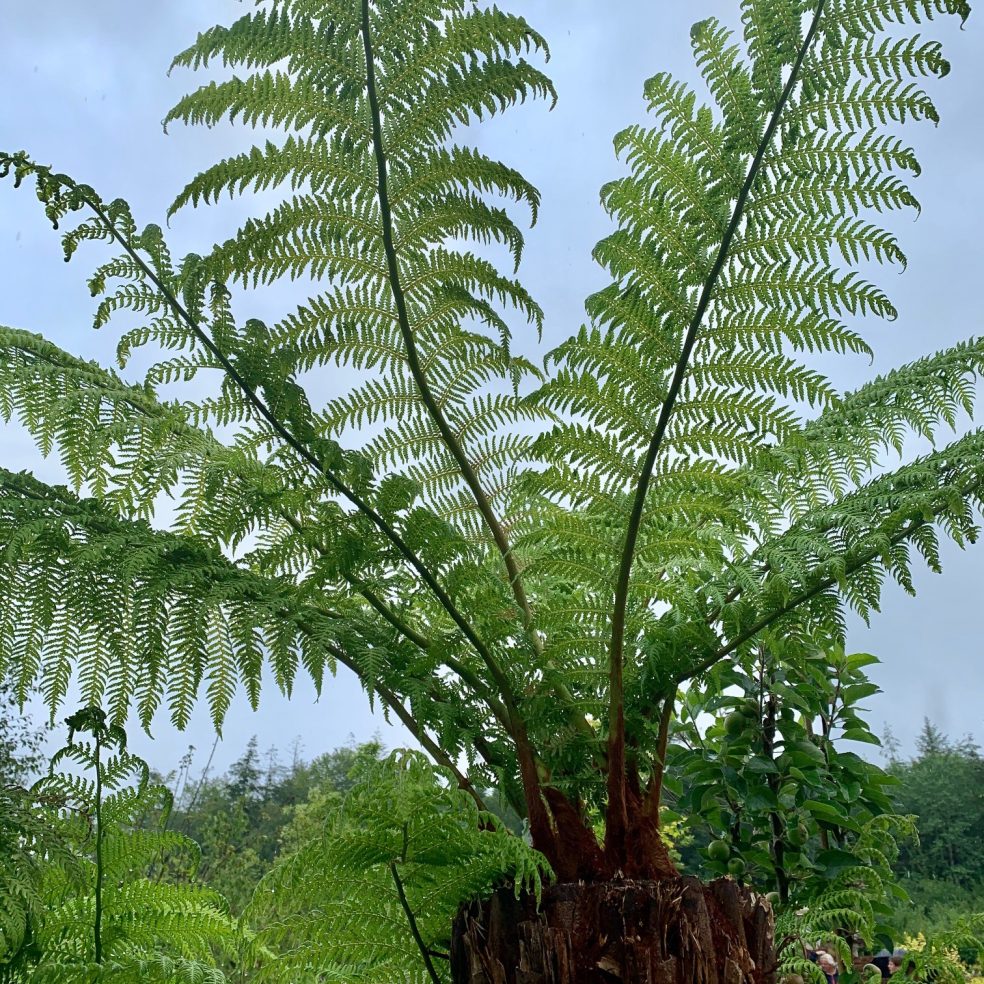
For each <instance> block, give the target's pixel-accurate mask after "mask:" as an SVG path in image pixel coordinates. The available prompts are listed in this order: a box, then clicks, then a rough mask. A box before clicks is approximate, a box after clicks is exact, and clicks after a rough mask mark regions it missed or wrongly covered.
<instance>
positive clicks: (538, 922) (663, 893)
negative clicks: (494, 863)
mask: <svg viewBox="0 0 984 984" xmlns="http://www.w3.org/2000/svg"><path fill="white" fill-rule="evenodd" d="M451 970H452V975H453V979H454V981H455V984H613V982H623V984H774V981H775V959H774V941H773V921H772V910H771V907H770V906H769V904H768V902H766V901H765V899H763V898H761V897H760V896H757V895H754V894H753V893H751V892H750V891H749V890H748V889H746V888H743V887H741V886H739V885H738V884H737V883H736V882H734V881H731V880H730V879H719V880H717V881H714V882H711V883H710V884H708V885H705V884H703V883H702V882H700V881H698V880H697V879H696V878H689V877H688V878H679V877H675V878H666V879H660V880H659V881H629V880H624V881H607V882H594V883H584V882H568V883H561V884H558V885H554V886H552V887H550V888H548V889H546V890H545V891H544V893H543V900H542V903H541V905H540V907H539V910H538V909H537V906H536V900H535V899H533V898H531V897H529V896H521V897H520V898H519V899H518V900H517V899H516V898H514V896H513V893H512V891H511V890H510V889H507V888H506V889H500V890H499V891H498V892H497V893H496V894H495V895H494V896H493V897H492V898H491V899H487V900H485V901H482V902H476V903H473V904H471V905H469V906H467V907H466V908H464V909H462V911H461V912H460V913H459V914H458V917H457V919H456V920H455V924H454V934H453V941H452V947H451Z"/></svg>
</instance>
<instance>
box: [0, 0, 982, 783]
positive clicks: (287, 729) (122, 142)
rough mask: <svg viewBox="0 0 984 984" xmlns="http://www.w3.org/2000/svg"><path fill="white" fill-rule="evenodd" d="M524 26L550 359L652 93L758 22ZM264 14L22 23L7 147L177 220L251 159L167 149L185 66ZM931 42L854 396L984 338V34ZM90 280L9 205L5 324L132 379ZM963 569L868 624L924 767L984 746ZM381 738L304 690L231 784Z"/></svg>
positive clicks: (161, 733) (526, 162)
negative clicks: (895, 313)
mask: <svg viewBox="0 0 984 984" xmlns="http://www.w3.org/2000/svg"><path fill="white" fill-rule="evenodd" d="M506 5H507V6H510V7H513V8H514V9H521V10H522V12H524V13H525V14H526V16H527V17H528V18H529V19H530V20H531V22H532V23H533V24H534V25H535V26H536V27H538V28H539V29H540V30H541V31H542V32H543V33H544V34H545V35H546V36H547V38H548V40H549V41H550V43H551V46H552V48H553V56H554V57H553V60H552V62H551V63H550V66H549V68H548V71H549V73H550V74H551V76H552V77H553V78H554V80H555V81H556V83H557V88H558V90H559V92H560V102H559V104H558V106H557V108H556V109H555V110H554V111H553V113H547V112H546V109H545V107H543V106H542V105H535V106H526V107H523V108H521V109H520V110H518V111H515V112H512V113H510V114H508V115H506V116H505V117H503V118H502V119H501V120H499V121H496V122H494V123H493V124H491V125H489V126H487V127H485V128H484V129H483V131H482V134H481V140H482V143H483V146H485V147H486V148H487V149H490V150H492V149H494V152H495V153H496V154H497V155H500V156H502V157H503V158H504V159H506V160H508V161H509V162H510V163H513V164H516V165H518V166H519V167H520V168H521V169H522V170H523V171H524V172H525V173H526V174H527V176H528V177H529V178H531V179H532V180H533V181H534V183H535V184H537V185H538V187H539V188H540V189H541V191H542V192H543V195H544V202H543V210H542V215H541V221H540V223H539V225H538V226H537V228H536V229H535V230H533V232H532V233H531V235H530V236H529V246H528V251H527V255H526V259H525V261H524V266H523V269H522V271H521V276H522V277H523V279H524V282H525V283H526V284H527V285H528V286H529V287H530V288H531V289H532V291H533V293H534V295H535V296H536V297H537V298H538V300H540V302H541V303H542V304H543V306H544V308H545V310H546V313H547V325H546V330H545V339H544V347H549V346H551V345H553V344H555V343H556V342H557V341H559V340H560V339H561V338H562V337H563V336H565V335H567V334H569V333H570V332H571V331H573V330H574V329H576V328H577V326H578V325H579V324H580V323H581V321H582V320H583V313H582V312H583V307H582V304H583V299H584V297H585V295H586V294H587V293H588V292H590V290H592V289H593V288H594V287H596V286H599V285H601V284H602V283H603V275H602V273H601V271H600V269H599V268H597V267H596V266H595V265H594V264H593V262H592V261H591V259H590V250H591V248H592V246H593V245H594V243H595V242H596V241H597V240H598V239H599V238H601V237H602V236H603V235H605V234H606V232H607V231H608V230H609V225H608V221H607V219H606V217H605V216H604V214H603V212H602V210H601V208H600V206H599V205H598V189H599V187H600V185H601V184H602V183H603V182H604V181H606V180H608V179H610V178H611V177H612V176H614V175H615V174H617V173H618V165H617V164H616V162H615V160H614V156H613V151H612V145H611V138H612V135H613V134H614V133H615V131H616V130H617V129H618V128H620V127H621V126H623V125H625V124H626V123H627V122H630V121H632V120H633V119H636V118H638V117H639V116H640V113H641V109H642V100H641V87H642V83H643V80H644V79H645V78H647V77H648V76H649V75H651V74H653V73H654V72H656V71H659V70H664V69H668V70H670V71H672V72H673V73H674V74H676V75H677V76H679V77H683V78H687V79H693V78H694V71H693V68H692V63H691V59H690V48H689V26H690V23H691V22H692V21H693V20H695V19H698V18H701V17H704V16H708V15H716V16H719V17H721V18H722V19H724V20H726V21H728V22H734V20H735V10H736V3H735V2H733V0H728V2H722V0H688V2H681V0H664V2H662V3H653V2H639V0H622V2H605V3H601V2H598V0H594V2H588V0H567V2H564V3H562V4H561V3H557V2H556V0H527V2H525V3H521V2H518V3H515V4H506ZM244 9H245V5H243V4H240V3H237V2H234V0H165V2H156V3H151V2H146V3H136V4H135V3H133V2H132V0H86V2H85V3H79V2H78V0H35V2H34V3H31V4H10V3H2V2H0V91H2V92H3V94H4V95H3V99H2V101H0V147H2V148H4V149H19V148H24V149H27V150H28V151H29V152H30V153H31V154H32V155H33V156H34V157H35V158H37V159H39V160H41V161H44V162H50V163H52V164H54V165H55V166H56V167H57V169H59V170H63V171H67V172H69V173H71V174H73V175H74V176H75V177H77V178H78V179H80V180H84V181H87V182H89V183H91V184H93V185H95V186H96V187H97V188H98V189H99V190H100V192H101V194H102V195H103V196H104V197H107V198H112V197H115V196H123V197H125V198H127V199H128V200H129V201H130V203H131V205H132V206H133V208H134V211H135V213H136V214H137V217H138V221H162V219H163V215H164V211H165V209H166V206H167V204H168V203H169V201H170V200H171V198H172V197H173V195H174V193H175V192H176V191H177V190H178V189H179V188H180V187H181V185H182V183H183V182H184V180H186V179H187V178H188V177H190V176H191V175H192V174H193V173H194V172H195V170H196V169H199V168H201V167H202V166H204V165H206V164H207V163H210V162H211V161H212V160H213V159H215V158H216V157H217V156H218V155H219V154H220V153H221V152H223V151H224V150H228V149H230V148H232V147H237V148H238V147H240V146H242V145H243V142H244V139H245V137H244V135H243V134H242V133H240V134H237V135H235V136H233V135H230V134H229V133H228V132H220V133H216V134H211V135H209V134H205V133H203V132H200V131H185V130H183V129H181V128H177V129H175V131H174V132H173V133H172V134H171V135H169V136H166V137H165V136H164V135H163V134H162V132H161V127H160V123H159V121H160V120H161V119H162V118H163V116H164V114H165V113H166V112H167V110H168V108H169V107H170V106H171V104H172V103H173V102H174V101H176V100H177V99H178V98H179V97H180V95H181V94H182V93H183V92H184V91H185V89H186V87H190V86H191V84H192V82H191V78H192V77H191V76H189V75H187V74H185V73H175V75H174V76H173V77H171V78H170V79H169V78H167V77H166V74H165V72H166V68H167V65H168V63H169V61H170V58H171V56H172V55H173V54H174V52H176V51H177V50H179V49H180V48H182V47H184V46H185V45H186V44H187V43H188V42H189V41H190V40H192V39H193V37H194V35H195V32H196V31H198V30H200V29H203V28H205V27H207V26H209V25H210V24H212V23H214V22H216V21H220V20H221V21H225V22H228V21H229V20H230V19H231V18H232V17H235V16H238V15H239V14H240V13H242V11H243V10H244ZM924 33H926V34H928V35H931V36H936V37H941V38H942V39H943V40H944V41H945V42H946V44H947V53H948V55H949V57H950V58H951V60H952V62H953V66H954V68H953V72H952V73H951V75H950V77H949V78H947V79H945V80H944V81H943V82H942V83H941V84H938V85H934V86H933V93H934V95H935V97H936V99H937V103H938V105H939V107H940V110H941V112H942V115H943V123H942V125H941V126H940V127H939V128H938V129H934V128H933V127H932V126H928V125H923V126H921V127H916V128H913V129H910V130H909V131H908V138H909V139H910V141H911V142H913V143H914V144H915V146H916V147H917V150H918V151H919V155H920V158H921V160H922V163H923V165H924V171H925V173H924V175H923V176H922V177H921V178H919V179H918V181H917V182H916V193H917V195H918V197H919V198H920V199H921V201H922V204H923V214H922V216H921V218H920V219H919V220H918V222H916V221H914V220H913V218H912V217H911V216H906V217H904V218H902V219H901V220H898V221H897V222H896V224H895V228H896V229H897V230H898V231H899V233H900V235H901V236H902V240H903V247H904V248H905V249H906V251H907V252H908V254H909V259H910V265H909V269H908V271H907V272H906V274H905V275H904V276H902V277H898V276H897V275H896V274H895V273H894V272H892V271H882V272H881V273H880V274H879V275H878V276H879V278H880V279H879V282H880V283H881V284H883V285H884V286H885V287H887V288H888V290H889V292H890V293H891V295H892V297H893V299H894V300H895V301H896V303H897V305H898V306H899V308H900V310H901V316H900V318H899V319H898V321H896V322H895V323H894V324H884V323H877V324H875V323H872V324H870V325H869V326H868V327H867V329H866V331H867V337H868V338H869V340H870V341H871V342H872V344H873V345H874V347H875V349H876V362H875V365H874V366H868V365H867V363H866V362H865V361H864V360H861V359H838V360H837V361H835V362H826V363H825V368H827V369H828V371H829V372H830V373H831V375H832V377H833V378H834V380H835V382H836V384H837V385H838V386H841V387H843V388H850V387H852V386H854V385H857V384H858V383H860V382H861V381H863V380H864V379H866V378H868V377H869V376H870V375H872V374H874V373H876V372H881V371H884V370H886V369H888V368H891V367H892V366H894V365H898V364H900V363H903V362H905V361H908V360H909V359H912V358H915V357H917V356H919V355H921V354H923V353H925V352H928V351H932V350H935V349H937V348H940V347H943V346H946V345H948V344H951V343H952V342H954V341H956V340H957V339H959V338H963V337H966V336H969V335H972V334H979V333H980V332H981V331H982V329H984V323H982V322H984V319H982V318H981V315H980V300H979V298H980V280H981V268H982V259H984V253H982V250H981V247H980V228H981V224H982V221H984V180H982V177H984V175H982V166H981V156H982V151H984V128H982V126H981V123H980V115H979V114H980V93H982V92H984V34H982V32H981V25H980V24H978V23H976V22H975V21H974V20H973V19H972V20H971V21H970V22H969V24H968V26H967V28H966V30H964V31H962V32H961V31H959V30H957V26H956V24H952V23H947V24H944V25H929V27H928V28H927V29H926V30H925V31H924ZM241 214H242V212H241V210H240V209H239V208H238V207H237V206H235V205H233V206H230V205H224V206H221V207H220V208H218V209H216V210H212V211H208V210H206V211H199V212H196V213H188V214H185V215H182V216H179V217H178V218H177V219H176V220H175V221H174V222H173V223H172V229H171V232H170V239H171V244H172V248H173V249H174V251H175V252H176V253H182V252H186V251H188V250H192V249H195V250H196V251H200V252H201V251H204V250H206V249H207V248H208V246H209V245H210V244H211V243H212V242H213V241H214V240H215V239H217V238H219V237H223V236H225V235H226V234H227V233H228V231H229V230H230V229H231V227H232V226H231V224H232V223H233V222H234V221H235V220H236V218H237V217H238V216H240V215H241ZM88 269H89V266H88V264H87V260H86V258H85V257H84V256H83V257H80V259H79V260H78V261H76V262H74V263H73V264H71V265H69V266H66V265H65V264H64V263H63V262H62V261H61V252H60V247H59V244H58V240H57V237H56V236H55V235H53V234H52V233H51V231H50V229H49V228H48V227H47V226H46V224H45V222H44V221H43V218H42V217H41V215H40V213H39V209H38V206H37V204H36V202H35V201H34V200H33V198H32V197H31V196H30V195H25V194H15V193H14V192H13V191H12V190H11V188H10V186H9V185H4V186H2V187H0V323H5V324H11V325H15V326H18V327H22V328H27V329H30V330H33V331H40V332H43V333H44V334H46V335H48V336H49V337H50V338H51V339H52V340H54V341H55V342H57V343H58V344H59V345H61V346H62V347H64V348H66V349H68V350H69V351H71V352H74V353H77V354H80V355H84V356H86V357H89V358H97V359H99V360H100V361H103V362H105V363H108V362H110V361H111V359H112V352H113V349H114V347H115V341H116V332H115V331H114V329H113V328H112V326H110V327H109V328H108V329H104V330H103V332H101V333H96V332H93V331H92V330H91V329H90V327H89V325H90V320H91V319H90V312H91V311H92V302H91V299H90V298H89V296H88V292H87V290H86V288H85V283H84V281H85V276H86V273H87V271H88ZM258 303H265V302H258ZM259 313H261V314H262V313H263V312H262V311H260V312H259ZM531 350H532V347H531ZM0 461H2V462H3V464H4V465H5V466H6V467H13V468H15V469H17V468H31V469H32V470H34V471H35V472H36V474H38V475H39V476H41V477H43V478H45V479H48V480H58V479H59V478H60V470H59V467H58V465H57V462H52V461H41V460H40V459H39V456H38V454H37V453H36V452H35V451H34V449H33V447H32V445H31V443H30V441H29V440H28V439H27V437H26V435H25V434H24V432H23V431H21V430H20V429H19V428H17V427H10V428H6V429H3V428H0ZM945 554H946V564H947V567H946V573H945V574H944V575H943V576H942V577H933V576H932V575H930V574H928V573H927V572H924V571H922V572H920V573H919V575H918V577H917V587H918V589H919V598H918V599H916V600H912V599H910V598H908V597H907V596H905V595H904V594H902V593H901V592H900V591H896V590H892V589H891V588H888V590H887V591H886V595H885V603H884V611H883V612H882V614H881V615H879V616H876V618H875V620H874V622H873V624H872V626H871V628H870V629H869V628H865V627H864V626H863V625H860V624H856V623H852V629H851V634H850V640H849V641H850V645H851V648H853V649H864V650H867V651H870V652H874V653H876V654H877V655H879V656H880V657H881V658H882V659H883V661H884V663H883V665H882V667H880V668H878V669H876V671H875V673H874V676H875V679H876V681H877V682H878V683H880V684H881V686H882V687H883V688H884V690H885V691H886V693H885V694H884V695H881V696H878V697H876V698H874V699H872V701H871V702H870V707H871V712H872V713H871V718H872V721H873V723H874V725H875V727H876V729H878V730H881V728H882V726H883V724H884V723H886V722H887V723H889V724H890V725H891V727H892V728H893V730H894V731H895V732H896V734H897V735H898V736H899V737H900V738H901V739H902V740H903V742H904V744H905V745H906V746H909V747H911V741H912V738H913V736H914V734H915V732H916V731H917V730H918V728H919V726H920V723H921V720H922V717H923V716H924V715H929V716H930V717H932V718H933V719H934V721H936V722H937V723H938V724H939V725H940V726H941V727H942V728H943V729H944V730H946V731H949V732H950V733H951V734H954V735H961V734H963V733H966V732H974V733H976V734H977V735H978V736H979V737H980V738H984V711H982V698H984V668H982V666H984V664H982V660H981V654H982V646H981V641H980V639H981V633H980V621H981V619H980V608H981V606H982V604H984V592H982V586H984V577H982V575H984V546H982V547H981V548H978V549H977V550H976V551H974V550H971V551H970V552H969V553H966V554H961V553H960V551H958V550H955V549H952V548H949V547H948V548H947V549H946V551H945ZM377 729H378V730H380V731H381V732H382V734H383V738H384V740H386V741H387V742H389V743H390V744H393V743H399V742H401V741H402V740H403V738H402V737H401V733H400V732H399V731H396V730H394V731H390V730H389V729H387V727H386V726H385V724H384V723H383V722H382V721H381V720H379V719H378V718H373V717H371V716H370V714H369V711H368V707H367V704H366V700H365V697H364V695H363V694H362V692H361V690H360V689H359V687H358V685H357V684H356V683H355V681H354V680H352V679H351V678H349V677H347V676H346V677H344V678H343V677H341V676H340V677H339V678H338V679H337V680H336V681H334V682H331V683H330V684H329V686H328V688H327V692H326V694H325V695H324V696H323V698H322V700H321V702H320V703H318V704H315V703H314V701H313V695H312V694H311V693H310V690H309V688H308V687H307V685H306V684H305V683H304V682H303V681H302V682H300V683H299V685H298V691H297V693H296V695H295V698H294V700H293V701H292V702H291V703H290V704H289V705H288V704H287V703H286V701H284V700H283V699H282V698H280V697H279V696H278V695H276V693H275V691H274V690H273V688H272V687H271V688H268V689H267V690H266V691H265V692H264V696H263V702H262V705H261V709H260V712H259V714H256V715H253V714H252V713H251V712H249V710H248V708H246V707H245V706H237V707H236V708H234V710H233V711H232V713H231V714H230V719H229V721H228V723H227V726H226V730H225V740H224V742H223V745H222V746H221V748H220V751H219V752H218V754H217V756H216V763H217V765H219V766H220V767H221V766H223V765H225V764H227V763H228V762H229V761H230V760H231V759H232V758H233V757H234V756H235V755H236V754H238V752H239V751H240V750H241V749H242V747H243V746H244V744H245V741H246V739H247V738H248V737H249V735H251V734H253V733H256V734H258V735H259V738H260V743H261V745H263V746H268V745H270V744H276V745H278V746H279V747H280V748H282V749H287V747H288V746H289V745H290V744H291V742H292V741H293V740H294V738H295V737H297V736H299V737H300V739H301V741H302V743H303V746H304V749H305V750H306V752H308V753H311V754H313V753H316V752H318V751H322V750H325V749H328V748H331V747H333V746H335V745H337V744H339V743H341V742H343V741H344V740H345V738H346V736H347V735H348V734H349V733H354V734H356V735H357V736H359V737H369V736H370V735H371V734H372V733H373V732H374V731H375V730H377ZM155 733H156V735H157V737H158V742H157V744H156V745H155V746H150V744H149V743H146V742H144V741H140V742H138V744H137V747H138V748H139V749H140V750H141V751H142V752H143V753H145V754H147V755H148V757H149V758H150V760H151V761H152V762H153V764H155V765H157V766H160V767H164V768H166V767H167V766H168V765H169V764H172V763H175V762H176V761H177V758H178V757H179V756H180V754H181V753H182V751H183V750H184V747H185V746H186V745H187V744H188V743H189V742H191V743H193V744H195V745H196V746H197V747H199V748H200V749H203V750H207V747H208V746H210V745H211V741H212V738H211V731H210V726H209V724H208V720H207V716H206V715H205V714H200V715H198V716H196V718H195V720H194V721H193V723H192V725H191V727H190V728H189V730H188V732H187V733H186V734H185V735H179V734H176V733H174V731H173V729H171V728H170V727H169V726H168V725H167V724H166V722H165V721H164V720H161V722H160V723H159V725H158V726H157V727H156V728H155ZM203 754H204V753H203Z"/></svg>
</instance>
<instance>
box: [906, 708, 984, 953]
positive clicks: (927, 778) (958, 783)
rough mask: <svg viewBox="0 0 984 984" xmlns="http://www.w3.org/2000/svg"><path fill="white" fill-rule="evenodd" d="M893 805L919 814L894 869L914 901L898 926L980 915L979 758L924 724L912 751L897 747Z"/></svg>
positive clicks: (932, 926) (945, 923)
mask: <svg viewBox="0 0 984 984" xmlns="http://www.w3.org/2000/svg"><path fill="white" fill-rule="evenodd" d="M888 771H889V772H890V773H891V774H892V775H893V776H895V777H896V779H897V780H898V786H897V787H896V788H895V790H894V791H893V796H894V799H895V802H896V804H897V809H899V810H900V811H905V812H906V813H912V814H914V815H916V816H917V817H918V827H919V839H918V841H915V842H912V843H910V844H906V845H905V847H904V848H903V850H902V853H901V856H900V858H899V862H898V866H897V872H898V876H899V878H900V881H901V884H902V885H903V886H904V887H905V889H906V891H907V892H908V893H909V895H910V897H911V900H912V903H911V906H908V907H900V909H899V912H898V914H897V915H898V920H899V924H900V925H901V926H902V927H903V928H904V929H906V930H908V931H909V932H911V933H918V932H934V931H939V930H946V929H949V928H951V927H952V926H954V925H956V924H957V923H958V921H959V920H960V918H961V917H962V916H964V915H965V914H966V913H969V912H984V792H982V786H981V783H982V781H984V761H982V759H981V756H980V752H979V749H978V747H977V746H976V745H975V744H974V742H973V741H972V740H971V739H970V738H965V739H962V740H960V741H953V740H951V739H949V738H948V737H947V736H946V735H945V734H943V733H942V732H941V731H940V729H939V728H937V727H936V726H935V725H933V724H932V723H931V722H930V721H928V720H927V721H925V723H924V725H923V729H922V732H921V734H920V736H919V739H918V741H917V745H916V754H915V755H914V756H913V757H912V758H911V759H903V758H901V757H899V756H898V753H897V752H896V754H895V756H894V757H893V759H892V761H891V762H890V763H889V768H888Z"/></svg>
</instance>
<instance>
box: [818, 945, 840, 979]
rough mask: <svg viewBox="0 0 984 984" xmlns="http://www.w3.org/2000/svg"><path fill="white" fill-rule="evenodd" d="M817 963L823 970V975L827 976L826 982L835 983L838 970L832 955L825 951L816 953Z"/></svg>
mask: <svg viewBox="0 0 984 984" xmlns="http://www.w3.org/2000/svg"><path fill="white" fill-rule="evenodd" d="M817 964H818V966H819V967H820V969H821V970H822V971H823V974H824V976H825V977H826V978H827V984H837V978H838V976H839V975H838V971H837V961H836V960H835V959H834V957H833V955H832V954H830V953H826V952H821V953H819V954H818V959H817Z"/></svg>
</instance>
